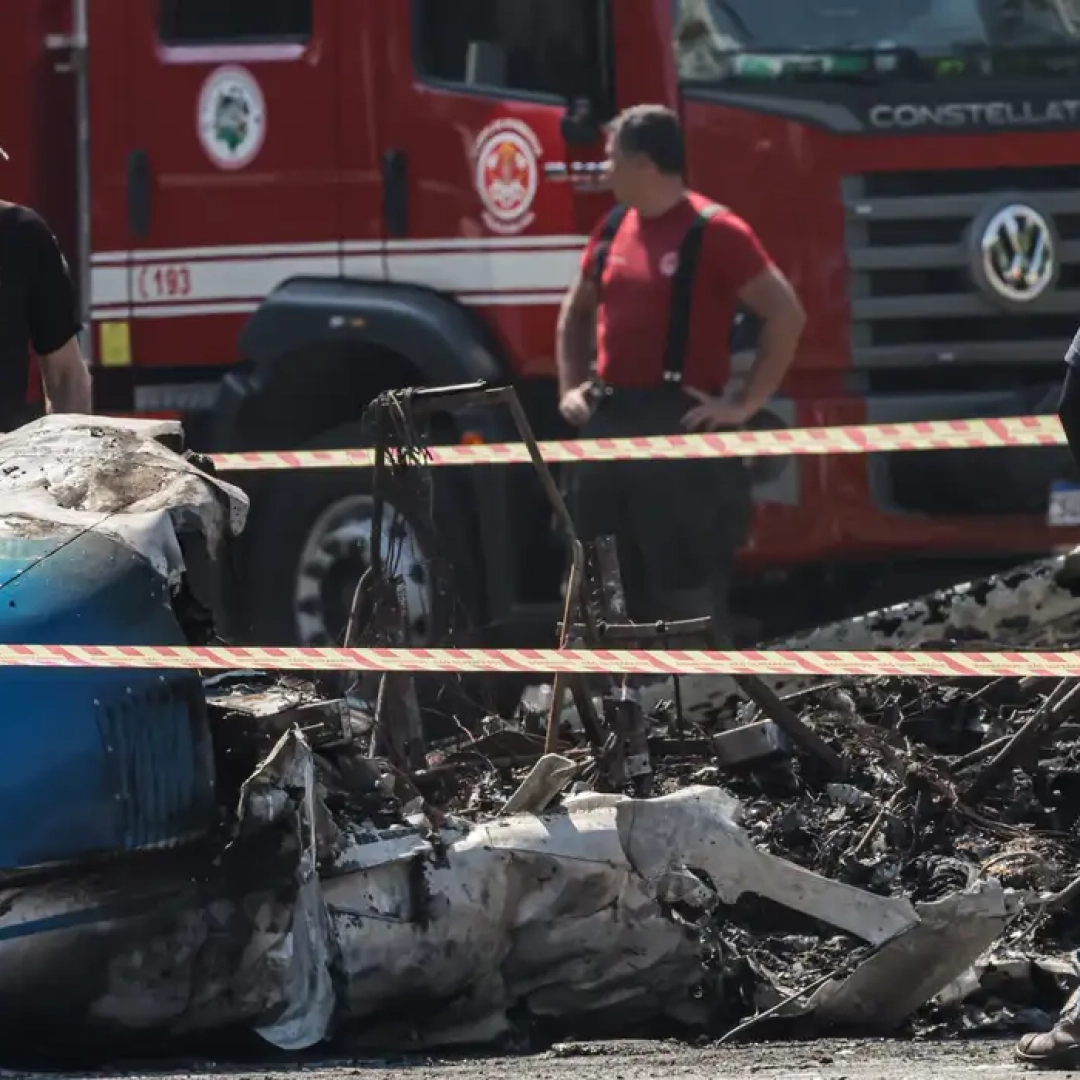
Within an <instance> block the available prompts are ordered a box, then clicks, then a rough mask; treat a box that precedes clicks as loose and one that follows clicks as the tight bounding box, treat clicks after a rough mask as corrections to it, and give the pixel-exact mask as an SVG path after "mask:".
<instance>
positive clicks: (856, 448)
mask: <svg viewBox="0 0 1080 1080" xmlns="http://www.w3.org/2000/svg"><path fill="white" fill-rule="evenodd" d="M1064 442H1065V435H1064V432H1063V431H1062V429H1061V422H1060V421H1059V420H1058V418H1057V417H1056V416H1004V417H998V418H995V419H990V420H925V421H917V422H913V423H904V424H852V425H848V426H846V427H820V428H782V429H778V430H772V431H733V432H723V433H716V434H702V435H656V436H649V437H641V438H634V439H571V440H568V441H565V442H558V441H552V442H542V443H540V444H539V445H540V453H541V456H542V457H543V458H544V460H545V461H547V462H549V463H550V464H565V463H572V462H578V461H655V460H658V459H668V460H678V459H686V458H710V457H771V456H783V455H788V454H794V455H805V454H867V453H877V452H881V451H898V450H971V449H983V448H988V447H1008V446H1011V447H1022V446H1061V445H1063V444H1064ZM430 455H431V459H430V463H431V464H432V465H442V466H447V465H521V464H527V463H528V462H529V460H530V458H529V453H528V449H527V448H526V447H525V445H524V444H523V443H481V444H478V445H473V444H470V445H450V446H433V447H431V448H430ZM374 462H375V453H374V451H373V450H365V449H352V450H268V451H252V452H250V453H234V454H217V455H215V456H214V463H215V465H216V466H217V467H218V468H219V469H221V470H223V471H227V472H240V471H255V470H268V469H341V468H367V467H370V466H371V465H373V464H374Z"/></svg>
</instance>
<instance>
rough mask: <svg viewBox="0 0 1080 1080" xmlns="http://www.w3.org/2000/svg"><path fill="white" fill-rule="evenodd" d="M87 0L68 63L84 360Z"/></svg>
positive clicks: (76, 20)
mask: <svg viewBox="0 0 1080 1080" xmlns="http://www.w3.org/2000/svg"><path fill="white" fill-rule="evenodd" d="M87 2H88V0H74V5H73V9H72V43H71V66H72V70H73V71H74V73H75V155H76V157H75V161H76V166H75V195H76V207H77V215H78V222H77V225H76V230H77V233H78V245H79V247H78V251H77V252H76V253H75V254H76V258H77V260H78V262H77V266H78V274H77V280H78V283H79V311H80V316H81V319H82V324H83V328H84V329H83V333H82V342H81V346H82V351H83V355H84V356H85V357H86V359H87V361H91V360H93V357H94V334H93V326H92V320H91V317H90V312H91V309H90V303H91V296H90V291H91V290H90V252H91V247H92V241H93V238H92V236H91V225H90V208H91V189H90V184H91V180H90V175H91V174H90V165H91V162H90V49H89V43H90V38H89V35H90V22H89V13H88V11H87Z"/></svg>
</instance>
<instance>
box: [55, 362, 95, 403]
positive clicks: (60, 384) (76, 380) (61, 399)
mask: <svg viewBox="0 0 1080 1080" xmlns="http://www.w3.org/2000/svg"><path fill="white" fill-rule="evenodd" d="M92 399H93V394H92V392H91V380H90V372H89V370H88V369H87V368H86V367H85V366H84V367H83V369H82V371H81V372H80V371H74V370H72V371H65V372H64V373H63V375H61V376H60V377H59V378H58V379H56V380H55V383H54V385H53V386H51V387H50V389H49V392H48V397H47V401H48V411H49V412H55V413H89V412H92V411H93V410H92V408H91V402H92Z"/></svg>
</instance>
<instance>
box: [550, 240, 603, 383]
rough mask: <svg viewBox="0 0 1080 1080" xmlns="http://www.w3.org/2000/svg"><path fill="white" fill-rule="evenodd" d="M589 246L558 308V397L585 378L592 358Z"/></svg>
mask: <svg viewBox="0 0 1080 1080" xmlns="http://www.w3.org/2000/svg"><path fill="white" fill-rule="evenodd" d="M592 248H593V245H592V244H590V245H589V247H587V248H586V249H585V255H584V256H583V257H582V261H581V266H580V267H579V268H578V272H577V274H576V275H575V277H574V280H573V283H572V284H571V285H570V288H569V289H568V290H567V293H566V296H565V297H563V302H562V306H561V307H560V308H559V322H558V329H557V331H556V338H555V365H556V370H557V372H558V376H559V398H560V399H562V398H563V397H565V396H566V394H568V393H569V392H570V391H571V390H573V389H575V388H576V387H579V386H581V385H582V383H584V382H586V381H587V380H588V378H589V364H590V361H591V360H592V350H593V334H594V331H595V327H596V309H597V304H598V302H599V294H598V292H597V289H596V284H595V282H594V281H593V279H592Z"/></svg>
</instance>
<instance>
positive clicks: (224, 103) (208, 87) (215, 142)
mask: <svg viewBox="0 0 1080 1080" xmlns="http://www.w3.org/2000/svg"><path fill="white" fill-rule="evenodd" d="M198 123H199V139H200V141H201V142H202V145H203V149H204V150H205V151H206V153H207V156H208V157H209V158H210V160H211V161H212V162H214V164H215V165H217V166H218V167H219V168H221V169H242V168H244V166H245V165H248V164H250V163H251V162H252V161H254V160H255V157H256V156H257V155H258V153H259V151H260V150H261V149H262V144H263V139H264V138H265V137H266V102H265V101H264V100H263V94H262V90H261V89H260V88H259V84H258V83H257V82H256V81H255V77H254V76H253V75H252V74H251V73H250V72H249V71H246V70H245V69H244V68H238V67H226V68H218V69H217V70H216V71H213V72H211V73H210V75H209V77H208V78H207V80H206V82H205V83H203V88H202V92H201V93H200V94H199V117H198Z"/></svg>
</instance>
